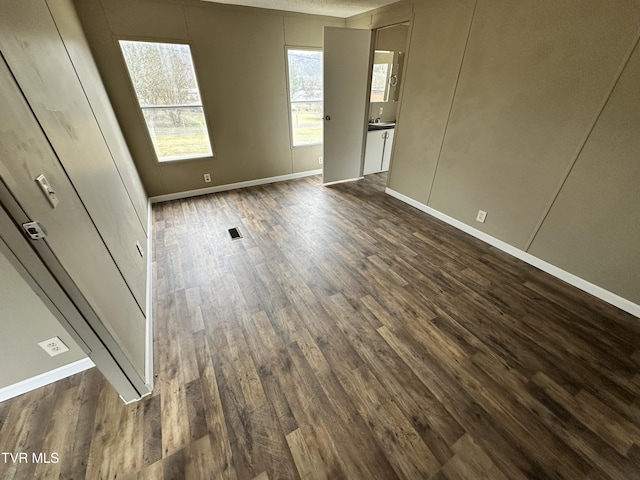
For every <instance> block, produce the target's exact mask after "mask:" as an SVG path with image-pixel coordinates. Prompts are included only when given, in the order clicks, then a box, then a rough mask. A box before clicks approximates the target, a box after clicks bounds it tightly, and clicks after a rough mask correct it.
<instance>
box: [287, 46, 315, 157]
mask: <svg viewBox="0 0 640 480" xmlns="http://www.w3.org/2000/svg"><path fill="white" fill-rule="evenodd" d="M287 60H288V64H289V103H290V107H291V139H292V141H293V146H294V147H300V146H304V145H317V144H320V143H322V52H321V51H319V50H294V49H289V50H287Z"/></svg>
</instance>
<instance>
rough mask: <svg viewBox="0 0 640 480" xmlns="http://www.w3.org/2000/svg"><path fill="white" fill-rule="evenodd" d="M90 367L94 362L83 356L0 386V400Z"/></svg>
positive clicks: (93, 365) (2, 400)
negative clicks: (47, 370) (49, 369)
mask: <svg viewBox="0 0 640 480" xmlns="http://www.w3.org/2000/svg"><path fill="white" fill-rule="evenodd" d="M92 367H95V364H94V363H93V362H92V361H91V359H90V358H89V357H85V358H81V359H80V360H77V361H75V362H72V363H69V364H68V365H63V366H62V367H58V368H55V369H53V370H51V371H49V372H44V373H41V374H40V375H36V376H35V377H31V378H27V379H26V380H22V381H21V382H18V383H14V384H13V385H9V386H6V387H3V388H0V402H4V401H5V400H9V399H10V398H14V397H17V396H19V395H22V394H23V393H27V392H30V391H32V390H35V389H36V388H40V387H44V386H45V385H49V384H50V383H53V382H57V381H58V380H62V379H63V378H67V377H70V376H71V375H75V374H76V373H80V372H84V371H85V370H89V369H90V368H92Z"/></svg>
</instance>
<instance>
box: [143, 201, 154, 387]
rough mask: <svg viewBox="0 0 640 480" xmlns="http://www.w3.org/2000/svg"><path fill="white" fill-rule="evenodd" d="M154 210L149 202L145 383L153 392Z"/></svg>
mask: <svg viewBox="0 0 640 480" xmlns="http://www.w3.org/2000/svg"><path fill="white" fill-rule="evenodd" d="M152 260H153V209H152V208H151V202H150V201H149V200H147V292H146V293H147V298H146V308H147V318H146V324H145V328H146V332H145V338H146V344H145V352H146V358H145V368H144V375H145V382H146V384H147V385H148V386H149V390H150V392H149V393H151V392H152V391H153V378H154V377H153V295H152V293H153V263H152Z"/></svg>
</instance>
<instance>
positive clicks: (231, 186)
mask: <svg viewBox="0 0 640 480" xmlns="http://www.w3.org/2000/svg"><path fill="white" fill-rule="evenodd" d="M321 173H322V169H320V170H308V171H306V172H299V173H290V174H287V175H279V176H277V177H267V178H258V179H256V180H248V181H246V182H238V183H228V184H226V185H217V186H215V187H207V188H198V189H197V190H187V191H185V192H177V193H168V194H166V195H156V196H155V197H150V198H149V201H150V202H151V203H160V202H169V201H171V200H180V199H182V198H189V197H197V196H198V195H207V194H209V193H217V192H225V191H227V190H236V189H238V188H246V187H255V186H256V185H266V184H267V183H276V182H284V181H285V180H294V179H296V178H302V177H310V176H313V175H319V174H321Z"/></svg>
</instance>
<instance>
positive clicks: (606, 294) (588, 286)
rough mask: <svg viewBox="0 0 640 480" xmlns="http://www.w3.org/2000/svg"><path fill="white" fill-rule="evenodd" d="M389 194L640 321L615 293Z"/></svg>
mask: <svg viewBox="0 0 640 480" xmlns="http://www.w3.org/2000/svg"><path fill="white" fill-rule="evenodd" d="M385 193H387V194H389V195H391V196H392V197H394V198H397V199H398V200H400V201H402V202H404V203H407V204H409V205H411V206H412V207H415V208H417V209H418V210H420V211H422V212H425V213H427V214H429V215H431V216H432V217H435V218H437V219H438V220H442V221H443V222H445V223H448V224H449V225H451V226H453V227H455V228H457V229H458V230H462V231H463V232H465V233H468V234H469V235H471V236H473V237H475V238H477V239H479V240H482V241H483V242H485V243H488V244H489V245H492V246H494V247H496V248H498V249H500V250H502V251H503V252H506V253H508V254H509V255H511V256H513V257H516V258H518V259H520V260H522V261H523V262H526V263H528V264H529V265H533V266H534V267H536V268H539V269H540V270H542V271H543V272H546V273H548V274H550V275H553V276H554V277H556V278H559V279H560V280H562V281H564V282H567V283H568V284H570V285H573V286H574V287H576V288H579V289H580V290H583V291H585V292H587V293H589V294H591V295H593V296H594V297H598V298H599V299H601V300H604V301H605V302H607V303H610V304H611V305H613V306H615V307H618V308H619V309H621V310H624V311H625V312H628V313H630V314H631V315H634V316H636V317H639V318H640V305H638V304H636V303H633V302H632V301H630V300H627V299H626V298H623V297H621V296H619V295H616V294H615V293H612V292H610V291H608V290H605V289H604V288H602V287H599V286H598V285H595V284H593V283H590V282H588V281H586V280H584V279H582V278H580V277H578V276H576V275H574V274H573V273H569V272H567V271H565V270H562V269H561V268H558V267H556V266H555V265H552V264H551V263H548V262H545V261H544V260H541V259H540V258H538V257H535V256H533V255H531V254H530V253H527V252H525V251H524V250H520V249H519V248H516V247H514V246H513V245H509V244H508V243H505V242H503V241H502V240H499V239H497V238H495V237H492V236H491V235H488V234H486V233H484V232H482V231H480V230H477V229H475V228H473V227H471V226H469V225H467V224H466V223H463V222H461V221H460V220H456V219H455V218H453V217H450V216H448V215H446V214H444V213H442V212H439V211H438V210H435V209H433V208H431V207H428V206H427V205H424V204H423V203H420V202H417V201H416V200H413V199H412V198H410V197H407V196H406V195H403V194H401V193H399V192H396V191H395V190H392V189H391V188H388V187H387V188H386V189H385Z"/></svg>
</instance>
